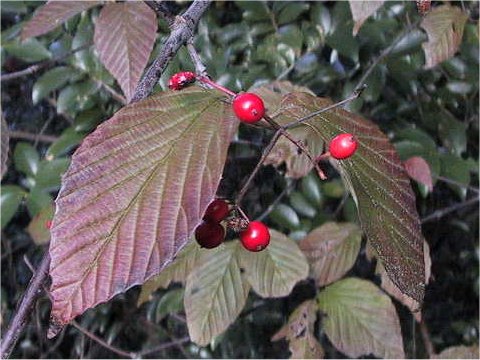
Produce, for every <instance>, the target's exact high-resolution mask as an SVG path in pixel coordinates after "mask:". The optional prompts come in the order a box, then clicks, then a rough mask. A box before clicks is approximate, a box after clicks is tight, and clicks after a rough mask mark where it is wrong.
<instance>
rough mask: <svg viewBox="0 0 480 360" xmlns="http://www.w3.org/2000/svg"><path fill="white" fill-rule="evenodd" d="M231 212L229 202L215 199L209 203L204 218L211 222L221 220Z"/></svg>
mask: <svg viewBox="0 0 480 360" xmlns="http://www.w3.org/2000/svg"><path fill="white" fill-rule="evenodd" d="M229 212H230V209H229V207H228V203H227V202H226V201H225V200H222V199H215V200H213V201H212V202H211V203H210V205H208V207H207V210H206V211H205V215H204V216H203V220H205V221H211V222H220V221H222V220H223V219H225V218H226V217H227V216H228V214H229Z"/></svg>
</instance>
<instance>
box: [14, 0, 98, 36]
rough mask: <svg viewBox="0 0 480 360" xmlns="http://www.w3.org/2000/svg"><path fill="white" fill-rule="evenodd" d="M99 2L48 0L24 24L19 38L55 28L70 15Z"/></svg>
mask: <svg viewBox="0 0 480 360" xmlns="http://www.w3.org/2000/svg"><path fill="white" fill-rule="evenodd" d="M98 4H100V1H48V2H47V3H46V4H45V5H43V6H41V7H40V8H39V9H38V10H37V11H36V12H35V14H34V15H33V17H32V18H31V19H30V20H29V21H28V22H27V23H26V24H25V26H24V27H23V29H22V34H21V35H20V38H21V40H25V39H27V38H29V37H32V36H39V35H43V34H46V33H48V32H49V31H51V30H53V29H55V28H56V27H57V26H59V25H60V24H62V23H64V22H65V21H67V20H68V19H69V18H71V17H72V16H75V15H77V14H78V13H81V12H82V11H85V10H87V9H90V8H91V7H93V6H95V5H98Z"/></svg>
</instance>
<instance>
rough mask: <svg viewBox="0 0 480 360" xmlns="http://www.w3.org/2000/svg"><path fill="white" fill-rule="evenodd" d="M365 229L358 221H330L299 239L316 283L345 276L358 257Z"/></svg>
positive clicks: (323, 283)
mask: <svg viewBox="0 0 480 360" xmlns="http://www.w3.org/2000/svg"><path fill="white" fill-rule="evenodd" d="M361 243H362V232H361V230H360V228H359V227H358V226H357V225H356V224H350V223H335V222H327V223H325V224H323V225H321V226H320V227H318V228H316V229H314V230H313V231H312V232H310V233H309V234H308V235H307V237H305V238H304V239H303V240H301V241H300V244H299V246H300V249H302V251H303V253H304V254H305V256H306V257H307V259H308V262H309V263H310V266H311V269H312V274H313V278H314V279H315V282H316V284H317V286H319V287H320V286H325V285H328V284H330V283H332V282H334V281H336V280H338V279H340V278H341V277H342V276H343V275H345V274H346V273H347V272H348V271H349V270H350V269H351V268H352V266H353V264H354V263H355V261H356V260H357V256H358V252H359V251H360V245H361Z"/></svg>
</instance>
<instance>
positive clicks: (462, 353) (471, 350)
mask: <svg viewBox="0 0 480 360" xmlns="http://www.w3.org/2000/svg"><path fill="white" fill-rule="evenodd" d="M478 358H479V350H478V345H477V344H475V345H471V346H464V345H460V346H451V347H449V348H446V349H445V350H443V351H442V352H441V353H440V354H438V355H436V356H433V359H478Z"/></svg>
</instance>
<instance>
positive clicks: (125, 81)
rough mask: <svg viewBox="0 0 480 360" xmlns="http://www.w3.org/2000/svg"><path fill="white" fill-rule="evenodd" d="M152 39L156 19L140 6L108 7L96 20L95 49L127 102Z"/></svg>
mask: <svg viewBox="0 0 480 360" xmlns="http://www.w3.org/2000/svg"><path fill="white" fill-rule="evenodd" d="M156 35H157V17H156V15H155V12H153V10H152V9H150V8H149V7H148V6H147V5H145V4H144V3H143V2H123V3H108V4H107V5H105V6H104V7H103V8H102V11H101V12H100V15H99V17H98V19H97V23H96V24H95V35H94V38H93V39H94V43H95V49H96V50H97V52H98V54H99V57H100V60H101V61H102V63H103V64H104V65H105V67H106V68H107V69H108V71H109V72H110V73H111V74H112V75H113V77H114V78H115V79H117V81H118V83H119V84H120V87H121V88H122V90H123V93H124V94H125V96H126V97H127V100H128V101H130V99H131V98H132V97H133V94H134V92H135V88H136V87H137V83H138V81H139V80H140V77H141V76H142V72H143V69H144V68H145V66H146V65H147V62H148V59H149V57H150V53H151V52H152V49H153V45H154V43H155V38H156Z"/></svg>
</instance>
